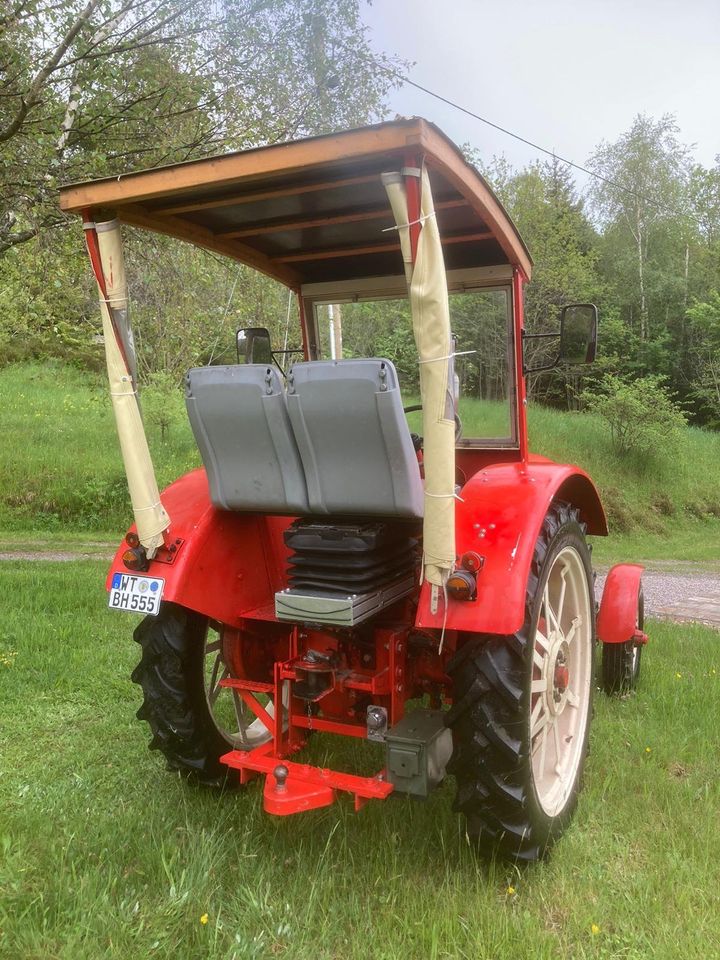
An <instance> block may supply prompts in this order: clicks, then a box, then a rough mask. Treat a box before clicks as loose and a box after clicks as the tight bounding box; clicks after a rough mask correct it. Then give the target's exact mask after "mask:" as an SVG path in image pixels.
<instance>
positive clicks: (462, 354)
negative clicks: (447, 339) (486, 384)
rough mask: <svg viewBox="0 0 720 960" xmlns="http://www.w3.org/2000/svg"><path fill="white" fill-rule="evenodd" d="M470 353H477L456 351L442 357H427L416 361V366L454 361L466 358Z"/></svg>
mask: <svg viewBox="0 0 720 960" xmlns="http://www.w3.org/2000/svg"><path fill="white" fill-rule="evenodd" d="M470 353H477V350H456V351H455V353H448V354H447V355H446V356H444V357H428V358H427V359H425V360H418V364H421V363H437V362H438V361H439V360H454V359H455V357H466V356H468V354H470Z"/></svg>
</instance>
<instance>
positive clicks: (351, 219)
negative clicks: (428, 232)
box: [215, 177, 468, 238]
mask: <svg viewBox="0 0 720 960" xmlns="http://www.w3.org/2000/svg"><path fill="white" fill-rule="evenodd" d="M373 179H374V180H377V177H373ZM467 206H468V202H467V200H466V199H465V198H464V197H460V198H459V199H457V200H441V201H440V202H439V203H436V204H435V209H436V210H450V209H452V208H455V207H467ZM383 218H386V219H388V220H392V210H391V209H390V205H389V204H388V205H387V206H384V207H377V208H375V209H373V210H356V211H355V212H354V213H339V214H333V215H327V216H324V217H309V218H307V219H302V218H297V219H295V220H283V221H281V222H279V223H264V224H263V223H259V224H255V225H254V226H252V227H246V228H244V229H242V230H221V231H219V232H217V233H216V234H215V236H217V237H236V238H242V237H259V236H264V235H267V234H269V233H287V232H288V231H290V230H309V229H312V228H313V227H330V226H333V225H335V224H343V223H362V222H363V221H366V220H382V219H383Z"/></svg>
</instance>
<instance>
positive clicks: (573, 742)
mask: <svg viewBox="0 0 720 960" xmlns="http://www.w3.org/2000/svg"><path fill="white" fill-rule="evenodd" d="M590 603H591V598H590V591H589V588H588V582H587V575H586V572H585V566H584V564H583V561H582V558H581V556H580V554H579V553H578V552H577V550H576V549H575V548H574V547H565V548H564V549H563V550H561V551H560V553H558V555H557V556H556V557H555V559H554V561H553V564H552V566H551V568H550V573H549V575H548V577H547V580H546V581H545V587H544V590H543V596H542V602H541V604H540V610H539V612H538V619H537V626H536V629H535V637H534V648H533V665H532V679H531V685H530V744H531V756H532V776H533V782H534V785H535V792H536V794H537V799H538V801H539V803H540V806H541V807H542V809H543V811H544V812H545V813H546V814H547V816H549V817H555V816H557V815H558V814H559V813H561V812H562V810H563V809H564V808H565V806H566V804H567V802H568V800H569V799H570V796H571V793H572V790H573V787H574V785H575V781H576V780H577V776H578V771H579V768H580V762H581V760H582V755H583V747H584V742H585V732H586V729H587V723H588V707H589V703H590V684H591V682H592V676H591V664H592V618H591V609H590Z"/></svg>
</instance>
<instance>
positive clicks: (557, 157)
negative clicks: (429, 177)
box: [376, 64, 704, 227]
mask: <svg viewBox="0 0 720 960" xmlns="http://www.w3.org/2000/svg"><path fill="white" fill-rule="evenodd" d="M376 66H377V64H376ZM380 69H381V70H382V71H383V72H384V73H386V74H388V75H389V76H392V77H394V78H395V79H396V80H399V81H400V82H401V83H403V84H407V85H408V86H409V87H414V88H415V89H416V90H420V91H421V92H422V93H425V94H427V95H428V96H429V97H433V98H434V99H435V100H439V101H440V102H441V103H445V104H447V106H449V107H453V108H454V109H455V110H459V111H460V113H464V114H465V115H466V116H468V117H472V118H473V120H479V121H480V123H484V124H486V125H487V126H488V127H492V128H493V129H494V130H498V131H499V132H500V133H504V134H505V135H506V136H508V137H512V138H513V139H514V140H519V141H520V143H524V144H525V145H526V146H528V147H532V148H533V150H538V151H539V152H540V153H544V154H546V155H547V156H548V157H552V158H553V159H555V160H559V161H560V162H561V163H564V164H566V165H567V166H568V167H573V168H574V169H575V170H580V171H581V172H582V173H585V174H587V175H588V176H590V177H595V179H596V180H601V181H602V182H603V183H606V184H608V186H610V187H615V188H616V189H618V190H622V191H624V192H625V193H627V194H629V195H630V196H631V197H634V198H635V199H636V200H642V201H644V202H645V203H649V204H650V205H651V206H653V207H656V208H657V209H658V210H663V211H665V212H667V213H671V214H673V213H674V212H675V211H673V210H672V209H671V208H670V207H668V206H666V205H665V204H663V203H660V202H659V201H657V200H655V199H654V198H653V197H648V196H645V195H644V194H642V193H638V191H637V190H633V189H632V188H631V187H626V186H625V184H624V183H620V181H619V180H613V179H612V178H611V177H605V176H603V175H602V174H601V173H597V172H596V171H595V170H590V169H589V168H588V167H584V166H583V165H582V164H580V163H575V162H574V161H573V160H568V159H567V157H563V156H561V155H560V154H558V153H556V152H555V151H554V150H548V149H547V147H542V146H541V145H540V144H539V143H535V142H534V141H532V140H528V139H527V138H526V137H522V136H520V134H519V133H513V131H512V130H508V129H507V127H501V126H500V124H498V123H493V121H492V120H488V119H487V117H481V116H480V114H479V113H475V112H474V111H473V110H470V109H468V107H463V106H462V105H461V104H459V103H456V102H455V101H454V100H450V99H449V98H448V97H444V96H443V95H442V94H440V93H435V91H434V90H430V89H429V88H428V87H424V86H423V85H422V84H421V83H416V82H415V80H411V79H410V78H409V77H407V76H405V74H402V73H400V72H398V71H397V70H393V69H392V68H391V67H382V66H381V67H380ZM686 216H687V217H688V218H689V219H690V220H693V221H694V222H695V223H697V224H699V225H700V226H701V227H702V226H704V223H703V221H702V220H701V219H700V218H699V217H695V216H693V215H692V214H691V213H686Z"/></svg>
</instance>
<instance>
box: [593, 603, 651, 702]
mask: <svg viewBox="0 0 720 960" xmlns="http://www.w3.org/2000/svg"><path fill="white" fill-rule="evenodd" d="M635 626H636V627H637V629H638V630H642V629H643V627H644V626H645V597H644V594H643V589H642V586H641V587H640V593H639V594H638V612H637V618H636V620H635ZM641 655H642V646H640V644H638V643H637V642H636V641H635V640H634V639H631V640H628V641H627V642H626V643H604V644H603V651H602V686H603V690H604V691H605V693H607V694H610V695H613V694H622V693H629V692H630V691H631V690H634V689H635V687H636V686H637V684H638V680H639V678H640V657H641Z"/></svg>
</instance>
